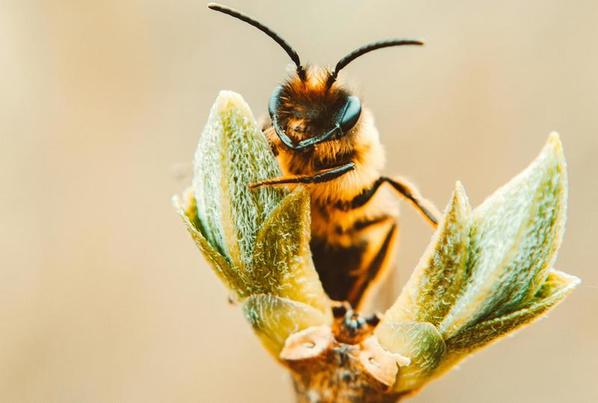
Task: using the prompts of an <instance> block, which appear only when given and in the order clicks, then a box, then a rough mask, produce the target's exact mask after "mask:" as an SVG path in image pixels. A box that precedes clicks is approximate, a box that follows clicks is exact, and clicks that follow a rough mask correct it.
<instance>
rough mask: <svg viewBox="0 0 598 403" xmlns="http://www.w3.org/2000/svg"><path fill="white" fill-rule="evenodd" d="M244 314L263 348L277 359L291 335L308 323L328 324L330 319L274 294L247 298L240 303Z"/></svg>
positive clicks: (315, 310)
mask: <svg viewBox="0 0 598 403" xmlns="http://www.w3.org/2000/svg"><path fill="white" fill-rule="evenodd" d="M243 314H244V315H245V318H246V319H247V320H248V321H249V323H251V325H252V326H253V329H254V331H255V333H256V334H257V335H258V337H259V338H260V340H261V342H262V344H263V345H264V347H265V348H266V349H267V350H268V351H270V353H272V354H273V355H274V356H275V357H277V358H278V355H279V353H280V351H281V350H282V348H283V347H284V342H285V340H286V339H287V338H288V337H289V336H290V335H291V334H293V333H296V332H299V331H301V330H304V329H307V328H308V327H311V326H320V325H328V324H330V318H329V317H327V316H326V315H324V314H323V313H322V312H320V311H319V310H317V309H315V308H313V307H311V306H309V305H307V304H303V303H301V302H297V301H291V300H289V299H286V298H280V297H276V296H273V295H264V294H258V295H253V296H251V297H249V298H248V299H247V300H246V301H245V302H244V304H243Z"/></svg>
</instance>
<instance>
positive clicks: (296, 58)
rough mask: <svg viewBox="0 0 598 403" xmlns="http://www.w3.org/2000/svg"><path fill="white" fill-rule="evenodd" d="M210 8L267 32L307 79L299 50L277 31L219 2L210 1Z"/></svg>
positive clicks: (302, 78)
mask: <svg viewBox="0 0 598 403" xmlns="http://www.w3.org/2000/svg"><path fill="white" fill-rule="evenodd" d="M208 8H209V9H210V10H214V11H220V12H221V13H224V14H228V15H230V16H231V17H235V18H237V19H239V20H241V21H244V22H246V23H248V24H249V25H252V26H254V27H256V28H257V29H259V30H260V31H262V32H263V33H265V34H266V35H268V36H269V37H270V38H272V39H273V40H274V41H275V42H276V43H278V44H279V45H280V46H281V47H282V48H283V49H284V50H285V52H287V54H288V55H289V57H290V58H291V60H292V61H293V62H294V63H295V65H296V66H297V74H298V75H299V77H300V78H301V80H304V79H305V70H304V69H303V66H301V60H300V59H299V55H298V54H297V52H295V50H294V49H293V48H292V47H291V45H289V44H288V42H287V41H285V40H284V39H282V38H281V37H280V36H279V35H278V34H277V33H276V32H274V31H272V30H271V29H270V28H268V27H267V26H265V25H264V24H262V23H260V22H259V21H257V20H255V19H253V18H251V17H249V16H247V15H245V14H242V13H240V12H239V11H237V10H235V9H232V8H230V7H227V6H223V5H221V4H217V3H209V4H208Z"/></svg>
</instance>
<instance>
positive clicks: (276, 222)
mask: <svg viewBox="0 0 598 403" xmlns="http://www.w3.org/2000/svg"><path fill="white" fill-rule="evenodd" d="M309 200H310V199H309V193H308V192H307V191H306V190H301V189H298V190H296V191H294V192H293V193H291V194H289V195H287V196H286V197H285V198H284V199H283V200H282V202H281V203H280V204H279V205H278V206H277V207H276V208H275V209H274V210H273V211H272V213H271V214H270V216H268V219H267V220H266V222H265V223H264V225H263V226H262V228H261V229H260V231H259V233H258V235H257V239H256V243H255V249H254V256H253V261H252V265H251V269H250V270H251V271H250V273H248V277H249V279H250V282H251V287H252V292H253V293H254V294H272V295H276V296H280V297H284V298H289V299H292V300H295V301H299V302H304V303H306V304H308V305H311V306H313V307H315V308H317V309H319V310H320V311H322V312H325V313H326V314H327V315H328V314H330V303H329V300H328V297H327V296H326V293H325V292H324V289H323V288H322V284H321V283H320V279H319V277H318V273H317V272H316V270H315V268H314V265H313V262H312V259H311V251H310V248H309V239H310V231H311V227H310V206H309Z"/></svg>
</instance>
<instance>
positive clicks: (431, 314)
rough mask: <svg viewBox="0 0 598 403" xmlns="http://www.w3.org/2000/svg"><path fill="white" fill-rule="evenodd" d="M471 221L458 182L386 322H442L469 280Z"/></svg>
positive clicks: (466, 203)
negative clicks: (468, 252) (468, 251)
mask: <svg viewBox="0 0 598 403" xmlns="http://www.w3.org/2000/svg"><path fill="white" fill-rule="evenodd" d="M470 224H471V207H470V206H469V201H468V200H467V195H466V194H465V190H464V189H463V186H461V184H460V183H459V182H458V183H457V185H456V187H455V191H454V193H453V196H452V198H451V201H450V203H449V205H448V207H447V209H446V211H445V214H444V216H443V217H442V219H441V221H440V223H439V225H438V228H437V230H436V232H435V233H434V236H433V237H432V240H431V241H430V244H429V246H428V248H427V250H426V252H425V253H424V255H423V256H422V258H421V259H420V261H419V263H418V264H417V266H416V268H415V270H414V271H413V273H412V274H411V277H410V278H409V280H408V281H407V284H406V285H405V287H404V288H403V291H402V292H401V295H400V296H399V298H398V299H397V301H396V302H395V304H394V305H393V306H392V307H391V308H390V309H389V310H388V311H387V312H386V313H385V314H384V319H383V322H388V323H399V322H404V321H417V322H430V323H432V324H433V325H438V324H439V323H440V322H441V321H442V319H443V318H444V316H445V315H446V313H447V312H448V310H449V309H450V308H451V307H452V306H453V304H454V302H455V300H456V298H457V297H458V296H459V294H460V292H461V288H462V286H463V284H464V283H465V281H466V279H467V273H466V267H465V264H466V258H467V247H468V244H469V230H470Z"/></svg>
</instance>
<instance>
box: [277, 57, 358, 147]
mask: <svg viewBox="0 0 598 403" xmlns="http://www.w3.org/2000/svg"><path fill="white" fill-rule="evenodd" d="M329 78H330V72H329V71H328V70H326V69H321V68H317V67H313V68H310V69H309V70H307V71H306V72H305V76H304V77H303V79H301V78H300V77H299V76H298V75H296V76H293V77H291V78H290V79H289V80H288V81H287V82H285V83H284V84H283V85H281V86H280V87H278V88H277V89H276V90H275V91H274V93H273V94H272V99H271V101H270V116H271V117H272V118H273V120H274V119H276V120H277V123H278V125H279V127H280V128H281V129H282V130H281V131H284V132H283V133H282V134H283V136H285V135H286V136H288V137H289V138H290V140H291V142H292V143H293V144H294V145H295V146H296V147H297V148H298V149H306V148H309V147H311V146H313V145H315V144H318V143H320V142H323V141H333V140H335V139H338V138H340V137H343V136H345V135H346V134H347V133H349V132H350V130H351V129H352V128H353V127H354V126H355V124H356V123H357V121H358V120H359V115H360V113H361V103H360V102H359V99H358V98H357V97H356V96H354V95H351V93H350V92H349V91H348V90H347V89H345V88H344V87H342V86H341V85H340V84H339V83H338V82H336V81H329ZM277 133H278V130H277ZM278 134H279V136H280V133H278ZM281 137H282V136H281ZM281 140H284V139H283V138H281Z"/></svg>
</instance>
